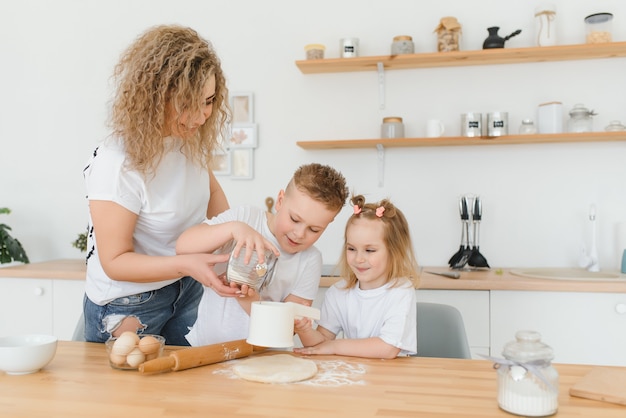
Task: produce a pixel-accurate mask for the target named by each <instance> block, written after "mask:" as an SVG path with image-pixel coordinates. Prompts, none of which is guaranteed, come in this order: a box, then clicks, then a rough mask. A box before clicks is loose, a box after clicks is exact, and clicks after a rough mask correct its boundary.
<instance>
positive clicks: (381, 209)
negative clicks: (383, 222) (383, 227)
mask: <svg viewBox="0 0 626 418" xmlns="http://www.w3.org/2000/svg"><path fill="white" fill-rule="evenodd" d="M383 213H385V208H384V207H383V206H379V207H378V208H376V216H378V217H379V218H382V217H383Z"/></svg>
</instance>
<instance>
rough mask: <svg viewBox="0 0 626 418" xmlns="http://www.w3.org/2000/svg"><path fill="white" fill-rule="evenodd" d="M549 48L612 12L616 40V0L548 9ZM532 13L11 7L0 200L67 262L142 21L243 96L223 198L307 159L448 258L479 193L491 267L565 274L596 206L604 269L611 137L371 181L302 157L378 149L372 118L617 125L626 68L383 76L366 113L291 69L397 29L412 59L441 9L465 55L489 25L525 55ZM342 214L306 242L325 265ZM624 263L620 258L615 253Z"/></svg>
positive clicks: (351, 99)
mask: <svg viewBox="0 0 626 418" xmlns="http://www.w3.org/2000/svg"><path fill="white" fill-rule="evenodd" d="M554 3H555V4H556V5H557V10H558V12H557V23H558V29H557V31H558V37H559V39H560V43H562V44H571V43H582V42H583V41H584V26H583V18H584V16H586V15H588V14H590V13H594V12H599V11H602V12H603V11H609V12H613V13H614V15H615V24H614V40H615V41H624V40H626V23H625V20H626V2H623V1H618V0H612V1H610V0H597V1H593V2H590V1H582V0H556V1H554ZM535 6H536V2H520V1H513V0H508V1H503V0H474V1H467V0H446V1H441V2H432V1H430V2H427V1H416V0H388V1H385V2H363V1H361V0H341V1H336V0H335V1H330V0H318V1H317V2H315V3H306V4H305V3H302V2H297V1H288V0H265V1H254V0H213V1H210V0H205V1H201V0H178V1H165V0H158V1H157V0H141V1H138V0H135V1H128V0H108V1H95V0H56V1H54V2H50V1H46V0H20V1H11V2H10V1H3V2H2V3H0V39H1V41H0V56H1V57H2V58H1V60H2V61H1V62H2V67H1V69H0V75H1V77H0V92H1V93H0V144H1V146H0V180H1V183H0V206H1V207H5V206H6V207H9V208H11V209H12V210H13V213H12V214H11V215H10V216H3V217H2V218H0V222H4V223H7V224H9V225H10V226H11V227H12V228H13V233H14V235H15V236H16V237H18V238H19V239H20V240H21V241H22V243H23V244H24V246H25V247H26V250H27V252H28V254H29V256H30V257H31V259H32V261H43V260H47V259H55V258H76V257H82V255H81V254H80V253H79V252H78V251H77V250H75V249H74V248H72V247H71V244H70V243H71V242H72V241H73V240H74V239H75V238H76V235H77V234H78V233H79V232H82V231H83V229H84V227H85V224H86V202H85V199H84V195H85V190H84V187H83V181H82V174H81V171H82V168H83V164H84V162H85V161H86V160H87V158H88V156H89V154H90V153H91V151H92V150H93V148H94V147H95V146H96V144H97V143H98V141H99V140H101V139H102V138H103V137H104V136H105V135H106V134H107V131H106V128H105V125H104V121H105V118H106V114H107V101H108V99H109V93H110V92H109V76H110V74H111V71H112V67H113V65H114V64H115V62H116V60H117V57H118V55H119V53H120V52H121V51H122V49H123V48H124V47H125V46H126V45H128V44H129V43H130V42H131V41H132V40H133V39H134V38H135V37H136V36H137V35H138V34H139V33H140V32H142V31H143V30H145V29H146V28H147V27H149V26H152V25H155V24H161V23H179V24H184V25H189V26H192V27H194V28H195V29H197V30H198V31H199V32H200V33H201V34H202V35H203V36H206V37H207V38H209V39H211V40H212V42H213V43H214V45H215V47H216V48H217V50H218V52H219V54H220V56H221V58H222V61H223V65H224V68H225V71H226V74H227V77H228V82H229V87H230V89H231V91H252V92H254V101H255V116H256V117H255V119H256V122H257V123H258V124H259V148H258V149H257V150H256V154H255V156H256V157H255V178H254V180H252V181H245V180H232V179H230V178H227V177H222V178H221V181H222V185H223V186H224V188H225V189H226V192H227V194H228V197H229V199H230V201H231V204H232V205H237V204H242V203H252V204H257V205H263V204H264V200H265V197H266V196H275V195H276V193H277V192H278V190H279V189H280V188H282V187H284V185H285V183H286V181H287V180H288V178H289V177H290V175H291V173H292V172H293V171H294V169H295V168H296V167H297V166H298V165H300V164H302V163H306V162H311V161H318V162H321V163H326V164H330V165H333V166H335V167H337V168H339V169H340V170H341V171H342V172H343V173H344V174H345V175H346V177H347V179H348V181H349V184H350V186H351V188H352V189H353V190H354V191H356V192H358V193H363V194H366V195H367V196H368V197H369V198H370V199H379V198H382V197H390V198H391V199H393V201H395V203H397V204H398V205H399V207H400V208H401V209H403V210H404V211H405V213H406V214H407V216H408V217H409V219H410V222H411V227H412V231H413V234H414V240H415V246H416V251H417V253H418V257H419V261H420V262H421V263H422V264H424V265H445V264H446V263H447V260H448V258H449V257H450V256H451V255H452V254H453V253H454V252H455V251H456V250H457V249H458V246H459V238H460V221H459V216H458V208H457V199H458V196H459V195H460V194H464V193H475V194H480V195H481V196H482V197H483V205H484V206H483V215H484V221H483V223H482V230H481V232H482V234H481V250H482V252H483V254H484V255H485V256H486V257H487V258H488V260H489V262H490V264H491V265H492V266H511V267H516V266H575V265H576V264H577V260H578V256H579V253H580V247H581V245H582V244H583V243H584V242H586V243H589V231H590V228H589V222H588V221H587V214H588V208H589V205H590V204H591V203H595V204H596V205H597V210H598V239H599V251H600V256H601V265H602V267H603V268H606V269H617V266H618V262H619V257H618V251H617V250H618V249H617V248H616V245H615V240H616V234H615V231H616V223H617V222H623V221H626V184H625V182H626V164H624V163H623V161H624V157H623V155H625V154H624V153H625V151H626V144H625V143H621V142H620V143H597V144H596V143H585V144H560V145H555V144H545V145H510V146H509V145H507V146H489V147H482V146H474V147H433V148H397V149H389V150H387V152H386V155H385V172H384V186H383V187H380V186H379V184H378V172H377V160H376V152H375V151H374V150H373V149H363V150H338V151H306V150H303V149H301V148H299V147H298V146H296V144H295V142H296V141H298V140H321V139H349V138H375V137H377V136H378V134H379V129H380V122H381V120H382V118H383V117H384V116H390V115H398V116H402V117H403V118H404V120H405V125H406V131H407V136H422V135H424V125H425V121H426V120H427V119H429V118H434V117H436V118H441V119H443V120H444V121H445V122H446V125H447V128H448V132H449V134H451V135H458V133H459V119H460V117H459V115H460V113H461V112H465V111H483V112H487V111H492V110H506V111H508V112H509V118H510V123H511V131H513V132H515V131H516V130H517V127H518V126H519V124H520V121H521V119H523V118H526V117H531V118H534V117H535V109H536V106H537V105H538V104H539V103H542V102H545V101H551V100H560V101H562V102H563V103H564V106H565V109H566V110H568V109H569V108H571V107H572V106H573V105H574V104H575V103H583V104H585V105H587V106H588V107H590V108H593V109H595V110H596V111H597V112H598V113H599V115H598V116H596V118H595V128H596V130H602V129H603V128H604V126H606V124H607V123H608V122H609V121H610V120H613V119H621V120H622V121H623V122H626V95H625V94H624V91H625V90H626V79H625V78H624V76H623V74H624V70H625V69H626V66H625V64H626V58H617V59H610V60H590V61H568V62H556V63H531V64H519V65H499V66H475V67H458V68H434V69H415V70H401V71H388V72H387V73H386V87H387V91H386V108H385V109H382V110H381V109H380V108H379V103H378V85H377V75H376V74H375V72H371V73H370V72H363V73H342V74H317V75H306V76H305V75H303V74H301V73H300V71H299V70H298V69H297V67H296V66H295V63H294V61H295V60H299V59H303V58H304V51H303V46H304V45H305V44H308V43H323V44H325V45H326V46H327V52H326V56H327V57H328V58H331V57H337V56H338V40H339V39H340V38H342V37H345V36H356V37H359V38H360V39H361V53H362V55H386V54H388V53H389V50H390V44H391V40H392V38H393V37H394V36H395V35H403V34H407V35H411V36H412V37H413V39H414V41H415V43H416V50H417V52H432V51H434V50H435V48H436V39H435V35H434V34H433V30H434V28H435V27H436V25H437V23H438V22H439V19H440V18H441V17H443V16H450V15H452V16H456V17H457V18H458V20H459V21H460V22H461V24H462V25H463V38H462V44H461V46H462V49H465V50H469V49H480V48H481V47H482V41H483V40H484V39H485V37H486V36H487V30H486V28H487V27H489V26H500V27H501V30H500V34H501V35H503V36H504V35H507V34H509V33H511V32H513V31H514V30H516V29H522V34H521V35H519V36H517V37H515V38H512V39H511V40H510V41H508V42H507V44H506V45H507V47H525V46H532V45H533V40H532V38H533V37H532V27H533V26H532V25H533V11H534V7H535ZM348 215H349V208H346V209H345V210H344V211H343V212H342V213H341V214H340V216H339V217H338V218H337V221H336V222H335V223H334V224H333V225H332V226H331V227H330V229H329V230H328V232H327V233H326V235H325V236H324V237H322V238H321V239H320V241H319V247H320V248H321V249H322V251H323V253H324V259H325V261H326V262H329V263H331V262H334V261H336V260H337V259H338V256H339V251H340V248H341V244H342V232H343V225H344V221H345V219H346V218H347V216H348ZM620 254H621V252H620Z"/></svg>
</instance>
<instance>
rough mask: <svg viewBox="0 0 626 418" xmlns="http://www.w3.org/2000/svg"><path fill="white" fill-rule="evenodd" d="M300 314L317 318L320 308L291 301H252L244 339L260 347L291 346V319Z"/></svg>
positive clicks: (318, 317) (292, 343)
mask: <svg viewBox="0 0 626 418" xmlns="http://www.w3.org/2000/svg"><path fill="white" fill-rule="evenodd" d="M301 316H305V317H308V318H313V319H318V320H319V319H320V310H319V309H317V308H313V307H310V306H305V305H302V304H300V303H293V302H271V301H257V302H252V307H251V309H250V328H249V331H248V339H247V340H246V341H247V342H248V343H250V344H254V345H257V346H260V347H272V348H283V347H293V345H294V342H293V325H294V324H293V321H294V319H295V318H297V317H301Z"/></svg>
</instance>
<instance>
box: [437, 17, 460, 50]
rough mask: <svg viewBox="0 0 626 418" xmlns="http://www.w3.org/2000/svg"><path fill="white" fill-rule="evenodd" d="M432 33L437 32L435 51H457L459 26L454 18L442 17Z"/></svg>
mask: <svg viewBox="0 0 626 418" xmlns="http://www.w3.org/2000/svg"><path fill="white" fill-rule="evenodd" d="M434 32H437V51H439V52H446V51H458V50H459V41H460V38H461V24H460V23H459V22H458V20H456V17H452V16H447V17H442V18H441V20H440V21H439V25H438V26H437V27H436V28H435V30H434Z"/></svg>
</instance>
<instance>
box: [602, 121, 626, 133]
mask: <svg viewBox="0 0 626 418" xmlns="http://www.w3.org/2000/svg"><path fill="white" fill-rule="evenodd" d="M604 130H605V131H607V132H622V131H626V126H624V125H622V123H621V122H620V121H618V120H612V121H611V122H609V124H608V125H607V126H606V128H604Z"/></svg>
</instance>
